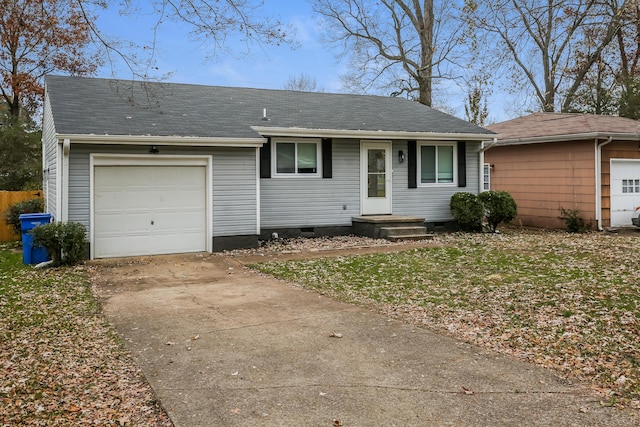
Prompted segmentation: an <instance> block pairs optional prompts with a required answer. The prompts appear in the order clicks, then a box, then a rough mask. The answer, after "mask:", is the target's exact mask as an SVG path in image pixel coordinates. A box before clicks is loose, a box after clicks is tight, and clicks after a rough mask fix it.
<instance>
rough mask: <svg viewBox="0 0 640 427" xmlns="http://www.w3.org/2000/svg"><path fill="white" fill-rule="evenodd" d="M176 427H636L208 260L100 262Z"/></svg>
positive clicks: (130, 338) (469, 353)
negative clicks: (516, 426)
mask: <svg viewBox="0 0 640 427" xmlns="http://www.w3.org/2000/svg"><path fill="white" fill-rule="evenodd" d="M95 265H96V266H97V268H96V270H97V271H96V273H95V274H96V276H95V277H96V280H95V283H96V289H97V292H98V293H99V295H100V296H101V297H102V298H103V303H104V311H105V313H106V315H107V317H108V319H109V320H110V322H112V323H113V325H115V327H116V329H117V330H118V332H119V333H120V334H121V336H122V337H123V339H124V340H125V342H126V344H127V346H128V348H129V349H130V350H131V352H132V354H133V356H134V357H135V359H136V360H137V362H138V363H139V365H140V367H141V368H142V371H143V373H144V375H145V376H146V378H147V379H148V381H149V383H150V384H151V386H152V387H153V389H154V390H155V392H156V394H157V396H158V398H159V399H160V401H161V403H162V405H163V406H164V407H165V408H166V410H167V411H168V413H169V416H170V417H171V419H172V420H173V422H174V423H175V425H176V426H179V427H182V426H270V427H272V426H327V427H331V426H344V427H355V426H514V425H518V426H581V427H582V426H635V425H639V424H640V422H639V421H640V419H639V418H638V414H637V413H635V412H628V411H620V410H618V409H614V408H606V407H603V406H602V405H600V403H599V397H598V396H597V395H595V394H594V393H593V392H592V391H591V390H589V388H588V387H586V386H585V385H580V384H574V385H572V384H569V383H567V382H565V381H563V380H561V379H559V378H558V377H557V376H556V375H554V373H552V372H550V371H547V370H544V369H541V368H538V367H535V366H532V365H529V364H526V363H523V362H520V361H518V360H514V359H511V358H508V357H505V356H501V355H498V354H495V353H492V352H490V351H487V350H483V349H479V348H477V347H474V346H471V345H469V344H466V343H464V342H460V341H456V340H453V339H450V338H447V337H444V336H441V335H438V334H435V333H432V332H429V331H427V330H424V329H420V328H415V327H413V326H410V325H407V324H403V323H401V322H399V321H395V320H390V319H388V318H387V317H385V316H382V315H380V314H377V313H375V312H372V311H369V310H367V309H365V308H362V307H356V306H353V305H349V304H344V303H340V302H337V301H334V300H332V299H330V298H327V297H324V296H321V295H318V294H317V293H314V292H310V291H306V290H303V289H301V288H299V287H296V286H294V285H291V284H288V283H284V282H281V281H278V280H274V279H272V278H269V277H265V276H263V275H260V274H257V273H255V272H253V271H251V270H248V269H246V268H245V267H244V266H243V264H242V263H241V262H240V261H239V260H238V259H234V258H232V257H230V256H222V255H213V256H210V255H208V254H196V255H185V256H172V257H153V258H149V257H146V258H141V259H128V260H120V261H108V262H100V263H96V264H95Z"/></svg>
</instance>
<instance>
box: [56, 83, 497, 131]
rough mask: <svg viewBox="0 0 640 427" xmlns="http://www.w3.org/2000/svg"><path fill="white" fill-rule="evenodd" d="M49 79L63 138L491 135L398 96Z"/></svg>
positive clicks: (57, 128) (57, 122) (58, 125)
mask: <svg viewBox="0 0 640 427" xmlns="http://www.w3.org/2000/svg"><path fill="white" fill-rule="evenodd" d="M45 82H46V90H47V94H48V97H49V101H50V103H51V108H52V112H53V117H54V122H55V126H56V132H58V133H59V134H89V135H149V136H181V137H227V138H256V137H259V136H260V135H259V134H258V133H257V132H256V131H255V130H253V129H252V128H251V126H262V127H285V128H304V129H331V130H353V131H357V130H366V131H391V132H395V131H397V132H432V133H456V134H464V133H468V134H476V135H477V134H487V135H492V132H491V131H488V130H486V129H483V128H481V127H478V126H475V125H473V124H470V123H467V122H465V121H463V120H460V119H458V118H456V117H453V116H451V115H448V114H445V113H442V112H440V111H438V110H435V109H433V108H429V107H427V106H424V105H421V104H419V103H417V102H412V101H408V100H405V99H401V98H390V97H381V96H369V95H348V94H329V93H317V92H298V91H288V90H271V89H250V88H237V87H221V86H201V85H190V84H178V83H159V82H140V81H127V80H112V79H96V78H85V77H63V76H47V77H46V79H45ZM264 109H266V114H267V117H268V118H269V120H268V121H265V120H262V118H263V112H264Z"/></svg>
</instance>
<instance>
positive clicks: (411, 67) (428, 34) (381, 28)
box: [313, 0, 459, 106]
mask: <svg viewBox="0 0 640 427" xmlns="http://www.w3.org/2000/svg"><path fill="white" fill-rule="evenodd" d="M313 8H314V11H315V12H317V13H319V14H320V15H321V16H323V17H324V18H325V19H326V23H327V26H326V28H325V29H326V40H327V42H329V43H330V44H333V45H337V46H341V47H342V52H343V55H344V56H347V57H349V59H350V63H351V69H352V71H351V72H350V73H348V74H347V75H345V76H343V79H344V81H345V84H346V85H348V86H351V87H352V88H353V89H354V90H357V91H360V92H361V91H368V90H369V89H370V88H372V87H376V88H378V89H381V90H384V91H386V92H387V93H389V94H390V95H394V96H399V95H406V96H408V97H410V98H414V99H417V100H418V101H419V102H420V103H422V104H425V105H429V106H430V105H431V104H432V91H433V84H434V79H437V78H440V77H443V76H444V75H445V74H446V73H447V65H448V61H449V60H450V58H449V57H450V56H451V51H452V50H453V49H454V48H455V47H456V45H457V42H458V41H459V40H458V39H457V36H458V35H459V31H458V29H457V28H459V27H450V26H448V25H449V24H450V23H451V21H450V20H447V19H444V15H443V14H444V11H442V13H439V14H438V16H436V15H435V13H434V3H433V0H423V1H419V0H412V1H408V0H378V1H373V0H314V2H313ZM449 9H452V8H451V7H450V6H449ZM434 71H435V72H434Z"/></svg>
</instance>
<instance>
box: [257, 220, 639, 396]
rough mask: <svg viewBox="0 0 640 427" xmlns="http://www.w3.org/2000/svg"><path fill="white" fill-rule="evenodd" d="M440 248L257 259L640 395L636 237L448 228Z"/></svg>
mask: <svg viewBox="0 0 640 427" xmlns="http://www.w3.org/2000/svg"><path fill="white" fill-rule="evenodd" d="M439 240H440V242H441V243H442V245H441V246H439V247H433V248H424V249H419V250H410V251H406V252H400V253H388V254H375V255H364V256H349V257H339V258H324V259H311V260H304V261H287V262H267V263H261V264H257V265H255V266H254V268H256V269H259V270H260V271H262V272H264V273H268V274H271V275H274V276H277V277H280V278H283V279H286V280H289V281H292V282H296V283H299V284H301V285H302V286H304V287H306V288H310V289H315V290H318V291H320V292H323V293H326V294H329V295H331V296H333V297H335V298H337V299H340V300H344V301H348V302H355V303H364V304H367V305H372V304H373V305H376V306H378V307H379V309H380V310H381V311H383V312H385V313H388V314H392V315H395V316H398V317H401V318H403V319H405V320H408V321H411V322H416V323H420V324H423V325H426V326H428V327H430V328H432V329H436V330H440V331H445V332H447V333H449V334H452V335H454V336H457V337H459V338H463V339H466V340H469V341H472V342H474V343H477V344H480V345H483V346H488V347H491V348H494V349H496V350H499V351H502V352H505V353H510V354H514V355H516V356H518V357H522V358H525V359H528V360H530V361H532V362H535V363H537V364H540V365H544V366H547V367H553V368H556V369H558V370H560V371H562V372H563V373H565V374H566V375H567V376H572V377H580V378H588V379H590V380H591V381H593V383H594V384H595V385H596V386H598V387H599V388H601V389H605V390H606V391H607V392H608V393H609V394H610V395H611V396H614V397H615V398H616V399H617V401H620V399H622V401H623V402H625V401H631V402H632V403H633V404H634V405H637V404H638V400H640V340H639V339H638V337H639V336H640V310H639V308H640V268H639V267H638V262H637V259H638V254H640V239H638V238H636V237H632V236H627V237H625V236H609V235H604V234H597V233H592V234H584V235H567V234H566V233H529V234H521V233H515V232H514V233H510V234H502V235H486V234H485V235H465V234H453V235H445V236H441V237H439Z"/></svg>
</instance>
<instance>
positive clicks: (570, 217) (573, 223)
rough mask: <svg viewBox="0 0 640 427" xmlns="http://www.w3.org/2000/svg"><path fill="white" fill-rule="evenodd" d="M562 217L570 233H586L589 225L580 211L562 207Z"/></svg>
mask: <svg viewBox="0 0 640 427" xmlns="http://www.w3.org/2000/svg"><path fill="white" fill-rule="evenodd" d="M560 219H563V220H564V224H565V225H566V227H567V231H568V232H569V233H584V232H585V231H587V225H586V224H585V223H584V219H582V215H581V214H580V211H578V210H576V209H565V208H562V207H561V208H560Z"/></svg>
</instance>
